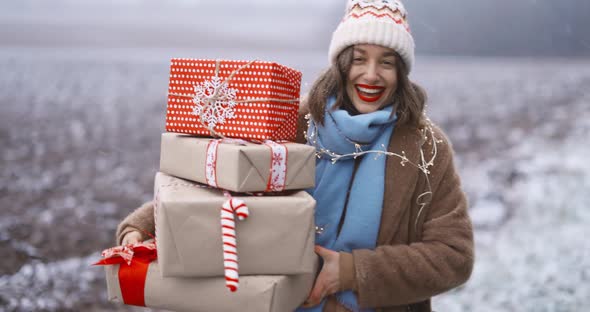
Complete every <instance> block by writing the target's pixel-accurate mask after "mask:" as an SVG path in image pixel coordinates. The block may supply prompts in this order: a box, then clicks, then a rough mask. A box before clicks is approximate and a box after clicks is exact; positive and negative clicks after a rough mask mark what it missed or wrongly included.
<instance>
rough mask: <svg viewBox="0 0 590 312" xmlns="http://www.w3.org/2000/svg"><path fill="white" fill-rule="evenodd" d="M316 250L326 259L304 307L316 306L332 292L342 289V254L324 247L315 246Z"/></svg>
mask: <svg viewBox="0 0 590 312" xmlns="http://www.w3.org/2000/svg"><path fill="white" fill-rule="evenodd" d="M314 250H315V252H316V253H317V254H318V255H319V256H320V257H322V259H324V266H323V267H322V270H321V271H320V274H319V275H318V278H317V279H316V281H315V285H314V286H313V289H312V290H311V293H310V294H309V298H307V300H306V301H305V303H304V304H303V307H304V308H309V307H313V306H316V305H318V304H320V302H322V300H323V299H324V298H325V297H326V296H328V295H331V294H335V293H336V292H338V291H339V290H340V254H339V253H338V252H336V251H333V250H330V249H326V248H324V247H321V246H318V245H316V246H315V249H314Z"/></svg>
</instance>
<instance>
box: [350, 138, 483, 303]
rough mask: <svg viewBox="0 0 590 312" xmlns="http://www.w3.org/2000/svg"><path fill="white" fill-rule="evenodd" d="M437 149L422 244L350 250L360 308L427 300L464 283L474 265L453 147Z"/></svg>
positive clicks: (470, 234) (467, 221)
mask: <svg viewBox="0 0 590 312" xmlns="http://www.w3.org/2000/svg"><path fill="white" fill-rule="evenodd" d="M447 142H448V141H447ZM442 147H443V148H444V150H442V151H440V152H441V155H440V156H442V157H440V158H439V166H440V167H438V168H437V169H431V171H432V175H431V183H433V184H432V187H433V196H432V201H431V202H430V207H429V209H428V210H427V211H426V217H425V221H424V224H423V226H422V241H420V242H416V243H412V244H410V245H383V246H378V247H377V248H376V249H375V250H366V249H359V250H354V251H353V259H354V268H355V269H354V270H355V272H354V274H355V280H356V281H355V282H356V290H357V292H358V297H359V304H360V305H361V307H364V308H376V307H387V306H398V305H406V304H410V303H415V302H419V301H423V300H427V299H429V298H431V297H432V296H434V295H437V294H440V293H443V292H445V291H448V290H450V289H452V288H454V287H457V286H459V285H461V284H463V283H465V282H466V281H467V279H469V276H470V275H471V271H472V268H473V262H474V251H473V249H474V247H473V229H472V225H471V221H470V219H469V216H468V214H467V200H466V197H465V194H464V192H463V191H462V190H461V185H460V180H459V176H458V175H457V172H456V171H455V167H454V164H453V159H452V148H451V147H450V145H449V144H442Z"/></svg>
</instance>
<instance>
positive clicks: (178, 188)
mask: <svg viewBox="0 0 590 312" xmlns="http://www.w3.org/2000/svg"><path fill="white" fill-rule="evenodd" d="M154 193H155V200H154V203H155V204H154V205H155V209H154V213H155V222H156V240H157V242H158V261H159V263H160V270H161V273H162V275H163V276H186V277H205V276H223V275H224V252H223V246H224V244H223V241H222V226H221V220H220V219H221V206H222V205H223V204H224V202H226V200H227V198H226V197H225V196H224V193H223V191H221V190H218V189H213V188H210V187H205V186H203V185H200V184H195V183H192V182H189V181H186V180H182V179H178V178H175V177H172V176H169V175H166V174H164V173H161V172H159V173H157V174H156V179H155V191H154ZM234 198H238V199H241V200H243V201H244V202H245V204H246V205H247V206H248V209H249V217H248V218H247V219H245V220H241V221H240V220H238V219H237V218H236V221H235V232H236V239H237V248H236V249H237V255H238V267H239V270H238V271H239V275H240V276H245V275H272V274H279V275H289V274H300V273H311V272H313V269H314V268H313V264H314V259H315V258H316V255H315V253H314V251H313V248H314V243H315V224H314V209H315V200H314V199H313V198H312V197H311V196H310V195H309V194H308V193H307V192H305V191H297V192H292V194H291V195H288V196H234Z"/></svg>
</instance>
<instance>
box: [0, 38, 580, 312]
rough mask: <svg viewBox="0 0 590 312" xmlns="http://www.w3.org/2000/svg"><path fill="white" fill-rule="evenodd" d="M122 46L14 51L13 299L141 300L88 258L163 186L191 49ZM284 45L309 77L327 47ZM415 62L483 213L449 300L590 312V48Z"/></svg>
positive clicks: (1, 230) (1, 122) (9, 78)
mask: <svg viewBox="0 0 590 312" xmlns="http://www.w3.org/2000/svg"><path fill="white" fill-rule="evenodd" d="M113 51H114V52H113ZM113 51H106V52H105V51H96V50H93V51H89V50H87V51H85V50H84V49H73V50H70V51H63V50H52V49H33V48H31V49H21V50H19V49H4V50H2V51H0V56H1V57H0V144H1V145H2V146H3V148H2V152H1V153H0V207H2V208H1V209H0V254H1V255H2V256H3V260H2V262H1V263H0V311H30V310H40V311H80V310H85V311H88V310H90V311H113V310H121V311H133V310H134V309H133V308H127V307H122V306H120V305H116V304H111V303H108V302H106V295H105V284H104V273H103V270H102V269H100V268H96V267H91V266H89V264H90V263H92V262H94V261H95V260H97V257H98V253H97V252H99V251H100V250H102V249H104V248H107V247H110V246H111V245H112V244H113V240H114V237H113V236H114V231H115V227H116V225H117V223H118V222H119V221H120V220H121V219H122V218H123V217H124V216H125V215H127V214H128V213H129V212H130V211H131V210H132V209H133V208H134V207H136V206H137V205H139V204H140V203H141V202H142V201H144V200H148V199H150V198H151V196H152V194H151V192H152V182H153V175H154V173H155V171H156V170H157V164H158V157H159V135H160V132H161V131H162V130H163V120H164V108H165V92H166V86H167V79H168V78H167V77H168V73H167V71H168V59H169V58H170V57H173V56H178V55H169V54H168V53H161V54H158V52H154V53H151V54H150V53H147V54H145V53H144V54H141V53H136V52H137V51H134V50H133V49H130V50H118V51H117V50H113ZM191 53H193V55H195V56H196V57H198V56H201V55H203V54H207V53H209V54H212V53H215V52H212V51H211V50H207V51H194V50H193V51H192V52H191ZM225 53H228V52H227V51H225ZM232 53H237V52H235V51H234V52H232ZM243 53H244V55H247V57H249V56H250V55H254V54H256V53H254V52H252V51H249V52H248V51H244V52H243ZM266 53H267V54H268V55H270V54H273V53H272V52H266ZM131 55H133V61H128V60H129V59H130V57H129V56H131ZM183 56H186V54H185V55H183ZM231 56H235V55H231ZM226 57H228V54H226ZM247 57H245V58H247ZM276 58H278V59H279V60H288V63H289V65H291V66H295V67H298V68H300V69H302V70H303V71H304V81H305V82H307V83H311V81H312V79H313V77H314V76H315V74H316V73H317V72H318V71H319V70H320V67H321V64H323V62H324V61H325V53H324V52H318V53H315V52H308V53H305V54H302V53H298V52H297V53H291V54H289V53H288V52H280V53H279V52H277V55H276ZM298 64H302V65H301V66H299V65H298ZM412 75H413V78H414V79H415V80H416V81H417V82H419V83H420V84H421V85H423V86H424V87H425V88H426V89H427V91H428V93H429V96H430V104H429V112H430V116H431V117H432V119H433V120H434V121H435V122H437V123H439V124H440V125H442V127H443V128H444V129H445V130H446V131H447V133H448V135H449V137H450V138H451V140H452V141H453V144H454V147H455V150H456V153H457V159H456V161H457V165H458V167H459V170H460V172H461V175H462V178H463V185H464V188H465V190H466V192H467V194H468V196H469V199H470V203H471V210H470V211H471V214H472V217H473V221H474V224H475V226H476V233H475V238H476V265H475V270H474V273H473V276H472V278H471V280H470V281H469V282H468V283H467V284H466V285H465V286H463V287H460V288H459V289H457V290H455V291H452V292H450V293H448V294H444V295H442V296H439V297H437V298H435V300H434V308H435V310H437V311H445V312H447V311H451V312H452V311H583V310H584V307H585V306H587V305H588V304H589V303H590V299H588V298H590V281H589V279H590V245H589V243H588V242H587V241H586V239H585V234H587V233H588V230H586V228H587V226H585V225H587V224H589V222H590V210H589V209H587V207H588V206H589V204H590V196H588V195H587V194H588V191H587V190H588V189H590V164H589V163H588V159H590V149H589V148H588V147H587V146H585V145H584V144H587V142H588V139H587V138H588V136H589V135H590V95H589V93H588V91H587V90H590V61H584V60H532V59H449V58H427V57H420V56H419V58H418V64H417V67H416V70H415V72H414V73H413V74H412Z"/></svg>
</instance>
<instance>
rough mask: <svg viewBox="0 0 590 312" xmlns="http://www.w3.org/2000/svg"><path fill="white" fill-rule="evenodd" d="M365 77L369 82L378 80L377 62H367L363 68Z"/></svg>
mask: <svg viewBox="0 0 590 312" xmlns="http://www.w3.org/2000/svg"><path fill="white" fill-rule="evenodd" d="M365 79H366V80H367V82H369V83H374V82H376V81H377V80H379V73H378V68H377V64H375V63H374V62H370V63H369V64H367V67H366V70H365Z"/></svg>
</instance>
